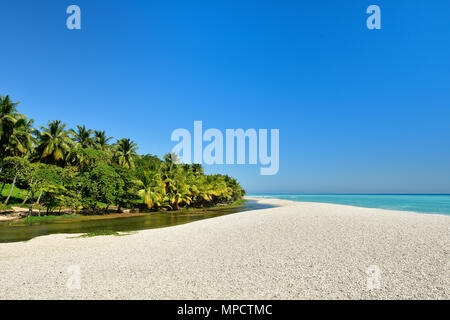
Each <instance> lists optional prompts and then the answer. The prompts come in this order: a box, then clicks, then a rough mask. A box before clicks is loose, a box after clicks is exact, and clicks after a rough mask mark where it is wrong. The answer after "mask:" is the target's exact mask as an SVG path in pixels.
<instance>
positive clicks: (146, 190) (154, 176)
mask: <svg viewBox="0 0 450 320" xmlns="http://www.w3.org/2000/svg"><path fill="white" fill-rule="evenodd" d="M135 183H136V185H137V186H138V190H137V194H138V195H139V196H140V197H141V199H142V200H143V201H144V203H145V204H146V205H147V208H148V209H151V208H152V207H155V208H156V209H157V208H158V207H160V206H161V205H162V204H163V200H164V195H165V193H164V184H163V182H162V181H161V177H160V175H159V172H157V171H147V172H144V173H143V174H142V175H141V176H140V178H139V179H138V180H136V181H135Z"/></svg>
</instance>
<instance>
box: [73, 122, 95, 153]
mask: <svg viewBox="0 0 450 320" xmlns="http://www.w3.org/2000/svg"><path fill="white" fill-rule="evenodd" d="M69 133H70V134H71V135H72V138H73V141H74V142H75V146H76V147H81V148H89V147H91V146H92V145H93V144H94V140H93V139H92V137H91V135H92V133H93V131H92V130H91V129H86V126H85V125H83V126H77V129H76V130H74V129H72V130H70V131H69Z"/></svg>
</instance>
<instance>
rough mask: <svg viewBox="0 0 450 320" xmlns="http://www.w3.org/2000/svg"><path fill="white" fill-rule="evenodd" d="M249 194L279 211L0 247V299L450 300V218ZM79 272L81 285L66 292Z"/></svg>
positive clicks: (37, 240) (57, 236)
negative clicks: (374, 270)
mask: <svg viewBox="0 0 450 320" xmlns="http://www.w3.org/2000/svg"><path fill="white" fill-rule="evenodd" d="M249 199H251V200H256V201H258V202H261V203H264V204H270V205H274V206H275V207H273V208H268V209H260V210H255V211H245V212H240V213H234V214H231V215H225V216H220V217H216V218H212V219H206V220H200V221H197V222H192V223H188V224H183V225H177V226H173V227H169V228H162V229H150V230H144V231H139V232H138V233H136V234H132V235H127V236H123V237H115V236H101V237H94V238H69V236H70V237H73V236H75V235H74V234H71V235H64V234H55V235H49V236H43V237H38V238H34V239H32V240H30V241H27V242H19V243H6V244H0V267H1V268H2V270H3V272H2V277H1V278H0V284H1V285H0V297H2V298H3V299H449V298H450V288H449V287H450V286H449V280H448V279H450V259H449V258H450V251H449V250H448V248H449V247H450V233H449V230H450V220H449V218H450V217H448V216H445V215H440V214H420V213H413V212H407V211H394V210H385V209H372V208H361V207H354V206H346V205H334V204H325V203H310V202H295V201H290V200H278V199H260V198H249ZM74 265H75V266H79V268H80V272H81V273H80V275H81V288H80V289H69V288H68V287H67V281H68V278H69V276H70V274H69V273H68V268H69V267H70V266H74ZM371 266H377V267H379V269H380V271H381V274H380V279H379V280H380V288H379V289H373V290H369V289H368V287H367V281H368V274H367V273H366V272H367V270H368V268H370V267H371ZM18 270H20V271H19V272H18Z"/></svg>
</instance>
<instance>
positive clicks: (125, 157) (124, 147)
mask: <svg viewBox="0 0 450 320" xmlns="http://www.w3.org/2000/svg"><path fill="white" fill-rule="evenodd" d="M136 151H137V145H136V143H134V142H133V141H131V140H130V139H120V140H119V141H118V142H117V144H116V151H115V154H114V159H115V161H116V162H117V163H118V164H119V165H120V166H122V167H124V168H127V169H131V168H134V159H133V158H134V157H135V156H136Z"/></svg>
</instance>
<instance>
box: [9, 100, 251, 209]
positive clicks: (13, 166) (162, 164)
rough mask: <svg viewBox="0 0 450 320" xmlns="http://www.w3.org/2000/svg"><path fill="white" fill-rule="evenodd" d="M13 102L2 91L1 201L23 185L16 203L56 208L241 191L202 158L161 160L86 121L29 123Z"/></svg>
mask: <svg viewBox="0 0 450 320" xmlns="http://www.w3.org/2000/svg"><path fill="white" fill-rule="evenodd" d="M17 105H18V103H14V102H12V101H11V99H10V97H9V96H0V183H1V186H0V188H1V191H0V195H2V194H3V190H4V189H5V186H8V188H9V191H8V192H7V193H6V195H5V196H4V197H3V199H1V201H2V204H1V205H0V207H3V208H5V207H6V206H7V205H8V203H10V200H11V195H12V194H13V190H14V188H15V187H17V188H20V189H22V190H27V196H26V197H25V198H24V199H23V200H22V201H21V203H19V205H22V206H23V205H27V206H29V207H30V212H32V210H33V205H34V206H37V205H38V206H39V207H45V209H46V211H47V213H49V212H52V211H53V210H58V211H60V210H66V211H67V210H70V211H76V212H79V211H85V212H91V213H99V212H108V210H110V209H111V208H114V210H117V211H120V210H121V208H130V209H136V208H139V209H141V210H158V209H163V210H177V209H180V208H185V207H202V206H210V205H214V204H218V203H230V202H233V201H236V200H240V199H242V197H243V196H244V195H245V191H244V190H243V189H242V187H241V186H240V185H239V183H238V182H237V181H236V180H235V179H233V178H231V177H229V176H226V175H218V174H216V175H205V174H204V172H203V167H202V166H201V165H199V164H192V165H190V164H179V161H178V159H177V157H176V155H175V154H171V153H169V154H167V155H165V156H164V158H163V160H161V159H159V158H158V157H156V156H153V155H138V154H137V153H136V152H137V145H136V144H135V143H134V142H133V141H131V140H130V139H125V138H124V139H119V140H117V141H116V142H115V143H112V141H113V140H114V139H113V138H112V137H108V136H107V135H106V133H105V131H100V130H90V129H87V128H86V127H85V126H84V125H83V126H77V127H76V128H74V129H71V130H66V125H65V124H64V123H62V122H61V121H51V122H49V123H48V125H47V126H46V127H40V128H38V129H37V128H34V126H33V123H34V122H33V120H32V119H28V118H27V117H26V116H25V115H23V114H20V113H18V111H17Z"/></svg>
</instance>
